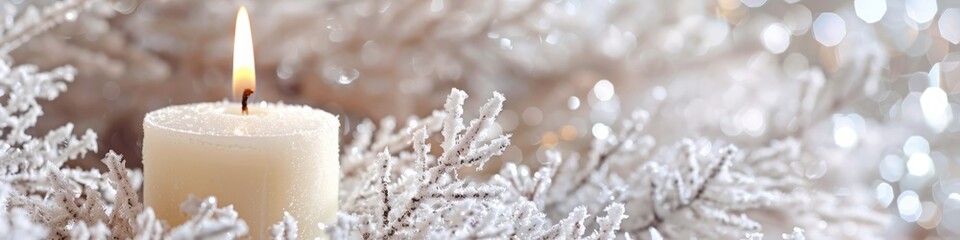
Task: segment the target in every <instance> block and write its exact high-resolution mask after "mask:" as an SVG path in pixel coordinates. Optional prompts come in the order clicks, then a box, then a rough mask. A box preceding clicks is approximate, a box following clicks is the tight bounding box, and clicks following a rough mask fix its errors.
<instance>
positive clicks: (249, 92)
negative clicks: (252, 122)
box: [240, 88, 253, 115]
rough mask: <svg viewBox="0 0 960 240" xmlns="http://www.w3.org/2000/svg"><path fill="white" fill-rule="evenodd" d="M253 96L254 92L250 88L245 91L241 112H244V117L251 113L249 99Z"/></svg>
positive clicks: (241, 101) (241, 102)
mask: <svg viewBox="0 0 960 240" xmlns="http://www.w3.org/2000/svg"><path fill="white" fill-rule="evenodd" d="M251 94H253V90H250V89H249V88H247V89H244V90H243V98H242V99H241V100H240V110H241V112H243V115H247V114H250V112H248V111H247V99H249V98H250V95H251Z"/></svg>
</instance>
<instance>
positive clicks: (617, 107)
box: [9, 0, 960, 239]
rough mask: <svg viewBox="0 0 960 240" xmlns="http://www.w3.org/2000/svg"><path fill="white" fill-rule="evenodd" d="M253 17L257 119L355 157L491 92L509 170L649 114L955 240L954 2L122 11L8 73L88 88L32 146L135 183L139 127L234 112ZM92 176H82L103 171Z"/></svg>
mask: <svg viewBox="0 0 960 240" xmlns="http://www.w3.org/2000/svg"><path fill="white" fill-rule="evenodd" d="M9 1H13V3H14V5H15V6H16V7H18V8H21V7H26V6H29V5H46V4H48V3H50V2H54V1H53V0H9ZM241 4H242V5H246V7H247V9H248V10H249V11H250V15H251V21H252V27H253V35H254V36H253V37H254V47H255V54H256V63H257V74H258V75H257V83H258V84H259V85H258V87H257V90H258V92H257V94H256V96H255V98H256V100H258V101H259V100H263V101H271V102H274V101H283V102H286V103H295V104H306V105H310V106H314V107H317V108H322V109H325V110H327V111H330V112H332V113H335V114H339V115H340V119H341V120H342V121H343V123H342V126H343V138H344V139H346V140H348V139H349V138H350V136H351V130H352V129H353V128H354V127H355V126H356V124H357V123H359V122H360V121H362V120H363V119H365V118H369V119H372V120H374V121H375V122H379V121H380V119H382V118H384V117H387V116H396V117H397V118H398V119H401V120H402V119H404V118H405V117H407V116H411V115H419V116H423V115H428V114H429V113H430V112H431V111H432V110H434V109H437V108H440V107H441V105H442V103H443V101H444V98H445V96H446V94H448V93H449V91H450V88H451V87H456V88H461V89H464V90H466V91H467V92H468V93H470V94H471V95H472V97H473V98H472V100H473V101H471V100H468V101H467V103H468V104H467V106H466V107H465V109H468V110H470V109H476V108H477V106H478V105H479V103H480V102H481V101H480V100H478V99H484V98H487V97H489V96H490V95H491V92H492V91H500V92H502V93H504V94H505V96H506V98H507V105H506V107H505V110H504V112H503V113H502V116H501V117H500V119H499V120H498V125H497V128H498V129H499V130H500V131H502V132H511V133H513V134H514V138H513V139H514V140H513V145H512V146H511V147H510V148H509V149H507V151H506V153H505V154H504V156H503V157H502V158H501V160H502V161H499V162H498V161H494V162H493V163H492V164H491V165H494V166H490V167H488V169H492V171H496V169H498V168H499V166H498V165H499V164H500V163H501V162H522V163H524V164H530V165H537V164H538V159H540V158H542V155H543V152H544V150H546V149H561V150H562V151H564V152H583V151H584V150H586V149H588V148H589V143H590V140H591V139H595V138H599V139H603V138H606V137H608V136H609V135H610V134H611V126H614V124H617V123H618V121H617V120H618V119H622V118H626V117H629V116H630V115H631V114H633V113H634V112H635V110H646V111H649V112H650V113H651V119H652V121H651V125H650V126H649V127H648V128H647V129H648V131H650V132H651V133H652V134H653V135H654V136H656V137H657V140H658V141H659V142H674V141H677V140H679V139H682V138H685V137H708V138H717V139H724V140H725V141H728V142H732V143H735V144H736V145H737V146H739V147H740V148H742V149H751V148H758V147H762V146H766V145H768V144H770V142H771V141H775V140H784V139H790V140H795V141H799V142H801V144H802V150H801V153H800V154H801V158H802V161H799V162H797V164H794V165H791V166H790V167H791V168H793V169H794V170H795V171H798V172H801V173H803V174H804V175H805V176H807V177H809V178H811V179H815V182H816V183H817V184H818V185H819V186H818V187H819V188H821V189H825V190H827V191H830V192H834V193H836V194H838V195H850V196H854V197H859V198H863V199H864V200H865V201H864V202H866V203H867V204H865V206H863V207H865V208H877V209H883V211H887V212H889V213H890V215H889V218H890V219H889V221H890V222H892V223H893V227H891V228H889V230H888V231H889V232H890V233H889V235H887V236H889V238H890V239H958V238H960V148H957V147H956V146H958V145H957V144H958V143H960V134H958V131H960V121H957V120H958V118H960V99H958V93H960V50H958V47H957V44H958V43H960V1H954V0H940V1H934V0H845V1H834V0H670V1H639V0H637V1H626V0H491V1H456V0H395V1H381V0H352V1H346V0H344V1H337V0H328V1H313V0H285V1H233V0H223V1H221V0H216V1H187V0H180V1H178V0H153V1H140V0H116V1H109V2H104V3H96V5H95V6H94V8H93V10H92V11H90V12H87V13H85V14H83V15H80V16H77V14H74V16H73V17H70V16H68V17H67V20H68V21H69V22H68V23H66V24H64V25H61V26H59V27H57V28H55V29H53V31H51V32H50V33H47V34H44V35H42V36H40V37H39V38H37V39H34V40H33V41H31V42H29V43H28V44H26V45H25V46H23V47H21V48H20V49H18V50H17V51H15V52H13V54H12V55H13V58H14V59H17V60H18V61H20V62H23V63H33V64H38V65H40V66H41V68H51V67H55V66H59V65H62V64H72V65H74V66H76V67H77V68H78V70H79V77H78V81H77V82H75V83H73V84H71V85H70V86H69V87H70V90H69V91H67V92H66V93H65V94H64V95H63V96H61V97H60V99H58V100H57V101H54V102H47V103H45V104H44V109H45V110H46V111H45V114H46V115H45V116H46V117H44V118H42V121H41V122H40V123H39V124H38V127H37V128H35V129H32V131H33V133H43V132H46V131H47V130H49V129H50V128H53V127H56V126H60V125H62V124H64V123H67V122H73V123H74V124H75V125H76V126H77V127H78V128H80V129H84V128H90V129H93V130H94V131H96V132H97V133H99V141H100V149H101V152H104V151H106V150H107V149H113V150H115V151H117V152H119V153H122V154H123V155H124V156H125V158H126V159H127V161H128V165H129V167H133V168H139V167H140V166H141V165H140V151H141V140H142V125H141V124H142V119H143V116H144V114H145V113H146V112H148V111H151V110H154V109H158V108H161V107H164V106H168V105H173V104H184V103H192V102H201V101H218V100H222V99H226V98H229V96H230V77H231V76H230V74H231V69H230V68H231V63H232V62H231V61H232V60H231V59H232V53H231V50H232V42H233V28H234V21H235V17H236V10H237V8H238V7H239V5H241ZM471 114H475V113H474V112H469V111H468V112H467V115H468V116H470V115H471ZM101 154H102V153H101ZM88 158H89V159H86V160H85V161H74V164H77V165H78V166H80V167H85V168H86V167H102V166H100V163H99V161H98V159H99V156H88ZM822 224H823V225H826V224H827V223H822ZM843 231H851V232H854V233H855V232H856V231H858V229H857V225H855V224H850V225H849V226H843ZM850 235H855V234H850Z"/></svg>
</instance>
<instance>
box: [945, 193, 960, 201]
mask: <svg viewBox="0 0 960 240" xmlns="http://www.w3.org/2000/svg"><path fill="white" fill-rule="evenodd" d="M947 198H949V199H950V200H954V201H957V202H960V193H951V194H950V195H949V196H947Z"/></svg>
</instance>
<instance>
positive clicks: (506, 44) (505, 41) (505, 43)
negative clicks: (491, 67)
mask: <svg viewBox="0 0 960 240" xmlns="http://www.w3.org/2000/svg"><path fill="white" fill-rule="evenodd" d="M500 48H501V49H505V50H510V49H513V44H512V43H511V42H510V39H509V38H501V39H500Z"/></svg>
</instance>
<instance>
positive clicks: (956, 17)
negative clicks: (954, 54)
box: [937, 8, 960, 44]
mask: <svg viewBox="0 0 960 240" xmlns="http://www.w3.org/2000/svg"><path fill="white" fill-rule="evenodd" d="M937 25H938V26H939V28H940V37H943V39H945V40H947V41H949V42H951V43H953V44H960V8H950V9H947V10H944V11H943V13H942V14H940V21H939V22H937Z"/></svg>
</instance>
